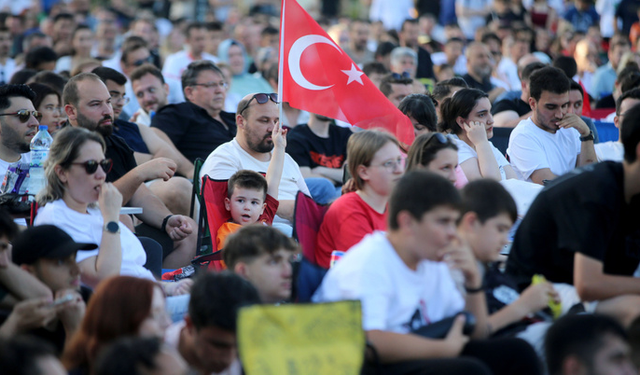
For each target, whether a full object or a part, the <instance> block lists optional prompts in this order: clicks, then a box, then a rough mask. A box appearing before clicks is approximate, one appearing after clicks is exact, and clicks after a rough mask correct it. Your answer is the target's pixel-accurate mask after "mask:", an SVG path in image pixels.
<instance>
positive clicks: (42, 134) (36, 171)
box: [27, 125, 53, 195]
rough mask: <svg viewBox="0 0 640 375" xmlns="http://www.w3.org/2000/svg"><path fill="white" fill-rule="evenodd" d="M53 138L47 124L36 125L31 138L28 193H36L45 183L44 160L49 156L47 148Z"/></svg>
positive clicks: (49, 146)
mask: <svg viewBox="0 0 640 375" xmlns="http://www.w3.org/2000/svg"><path fill="white" fill-rule="evenodd" d="M52 142H53V138H51V135H50V134H49V131H48V126H47V125H40V126H38V132H37V133H36V135H35V136H34V137H33V138H32V139H31V164H30V165H29V188H28V189H27V192H28V193H29V194H34V195H35V194H37V193H38V192H39V191H40V189H42V188H43V187H44V186H45V184H46V179H45V176H44V161H45V160H46V159H47V156H49V148H51V143H52Z"/></svg>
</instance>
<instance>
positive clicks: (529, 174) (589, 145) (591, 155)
mask: <svg viewBox="0 0 640 375" xmlns="http://www.w3.org/2000/svg"><path fill="white" fill-rule="evenodd" d="M570 88H571V82H570V81H569V78H567V76H566V75H565V73H564V72H563V71H562V70H560V69H558V68H555V67H544V68H542V69H538V70H536V71H535V72H534V73H533V74H532V75H531V78H530V83H529V105H530V106H531V111H532V115H531V117H530V118H528V119H526V120H522V121H520V123H519V124H518V125H517V126H516V128H515V129H514V130H513V132H512V133H511V137H510V138H509V148H508V149H507V154H508V155H509V158H510V161H511V166H512V167H513V169H514V171H515V172H516V174H517V175H518V177H519V179H521V180H525V181H530V182H535V183H537V184H544V182H545V181H546V180H552V179H554V178H556V177H557V176H560V175H562V174H565V173H567V172H569V171H570V170H572V169H574V168H576V167H580V166H583V165H587V164H591V163H594V162H596V160H597V158H596V152H595V150H594V148H593V138H594V136H593V132H592V131H591V130H590V129H589V126H587V124H585V122H584V121H582V119H581V118H580V116H578V115H576V114H573V113H571V112H569V103H570V100H569V90H570Z"/></svg>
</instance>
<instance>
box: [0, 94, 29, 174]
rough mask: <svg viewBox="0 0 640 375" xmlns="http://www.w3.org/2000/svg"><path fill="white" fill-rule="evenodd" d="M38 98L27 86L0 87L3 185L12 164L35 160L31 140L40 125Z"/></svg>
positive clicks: (0, 169)
mask: <svg viewBox="0 0 640 375" xmlns="http://www.w3.org/2000/svg"><path fill="white" fill-rule="evenodd" d="M35 98H36V94H35V93H34V92H33V91H32V90H31V89H30V88H29V87H28V86H27V85H4V86H0V184H1V183H2V181H4V177H5V174H6V173H7V169H8V168H9V166H10V165H11V164H14V163H19V162H20V163H28V162H29V161H30V160H31V157H30V154H29V151H30V150H31V149H30V144H31V139H32V138H33V136H34V135H35V134H36V133H37V132H38V125H39V123H38V119H37V118H35V117H34V114H35V113H36V112H35V108H34V107H33V100H35ZM18 113H25V115H24V116H20V115H19V114H18ZM23 120H24V121H23Z"/></svg>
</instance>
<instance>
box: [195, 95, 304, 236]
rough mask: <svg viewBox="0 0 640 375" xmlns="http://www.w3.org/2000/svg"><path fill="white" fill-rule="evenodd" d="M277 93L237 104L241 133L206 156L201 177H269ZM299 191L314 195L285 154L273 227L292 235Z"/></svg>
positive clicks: (278, 121) (248, 97) (248, 99)
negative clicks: (246, 173)
mask: <svg viewBox="0 0 640 375" xmlns="http://www.w3.org/2000/svg"><path fill="white" fill-rule="evenodd" d="M277 102H278V96H277V94H273V93H271V94H267V93H259V94H249V95H247V96H245V97H244V98H243V99H242V100H241V101H240V103H238V112H237V113H236V122H237V124H238V134H237V135H236V137H235V138H234V139H233V140H231V141H230V142H227V143H225V144H223V145H221V146H220V147H218V148H217V149H216V150H215V151H213V152H212V153H211V155H209V157H207V160H206V161H205V162H204V164H203V165H202V169H201V171H200V176H199V177H200V178H202V177H203V176H205V175H208V176H209V177H211V178H213V179H216V180H228V179H229V178H230V177H231V176H232V175H233V174H234V173H236V172H237V171H239V170H241V169H248V170H252V171H256V172H259V173H262V174H266V172H267V168H268V167H269V161H270V160H271V151H272V150H273V139H271V132H272V131H273V128H274V127H275V126H280V118H279V116H280V115H279V113H278V104H277ZM298 191H302V192H303V193H305V194H307V195H311V194H310V192H309V188H307V184H306V183H305V181H304V177H303V176H302V173H301V172H300V168H299V167H298V164H296V162H295V161H294V160H293V158H291V156H289V155H286V156H285V160H284V167H283V170H282V177H281V179H280V187H279V189H278V201H279V202H280V205H279V206H278V211H277V212H276V214H277V216H276V217H275V219H274V221H273V226H275V227H276V228H278V229H280V230H281V231H282V232H284V233H285V234H287V235H291V232H292V227H291V220H292V219H293V209H294V203H295V197H296V194H297V193H298Z"/></svg>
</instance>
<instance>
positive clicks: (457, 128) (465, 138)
mask: <svg viewBox="0 0 640 375" xmlns="http://www.w3.org/2000/svg"><path fill="white" fill-rule="evenodd" d="M440 111H441V112H442V123H441V124H440V128H441V129H442V130H443V131H445V132H450V133H451V134H452V136H453V137H454V139H455V140H456V145H457V146H458V163H459V164H460V168H462V170H463V171H464V174H465V176H466V177H467V178H468V179H469V181H472V180H476V179H479V178H483V177H484V178H492V179H494V180H498V181H500V180H506V179H508V178H515V176H516V175H515V173H514V172H513V169H512V168H511V165H510V164H509V162H508V161H507V159H506V158H505V157H504V155H502V153H501V152H500V150H498V149H497V148H496V147H495V146H494V145H493V144H492V143H491V142H490V141H489V139H490V138H491V137H493V117H492V116H491V112H490V111H491V103H490V102H489V99H488V97H487V94H485V93H484V92H482V91H480V90H476V89H462V90H460V91H457V92H456V93H455V94H454V95H453V96H452V97H451V98H449V99H445V100H444V101H443V102H442V104H440Z"/></svg>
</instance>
